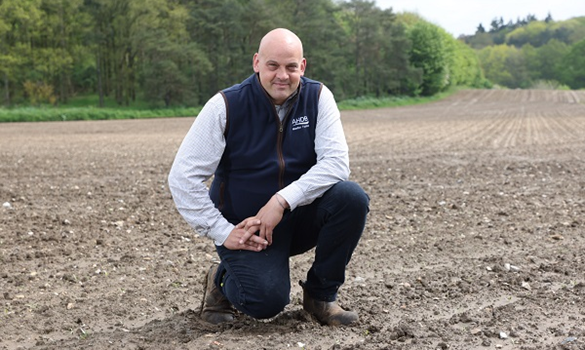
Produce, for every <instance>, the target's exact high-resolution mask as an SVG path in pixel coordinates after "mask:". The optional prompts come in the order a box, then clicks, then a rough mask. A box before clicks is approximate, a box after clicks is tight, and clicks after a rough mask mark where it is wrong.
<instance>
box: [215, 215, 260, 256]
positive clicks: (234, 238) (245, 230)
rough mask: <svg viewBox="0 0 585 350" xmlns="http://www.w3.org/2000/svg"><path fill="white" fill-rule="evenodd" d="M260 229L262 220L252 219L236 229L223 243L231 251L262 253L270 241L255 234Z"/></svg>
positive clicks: (240, 224) (246, 220) (243, 222)
mask: <svg viewBox="0 0 585 350" xmlns="http://www.w3.org/2000/svg"><path fill="white" fill-rule="evenodd" d="M259 229H260V220H258V219H256V218H254V217H251V218H247V219H245V220H244V221H242V222H240V223H239V224H237V225H236V227H234V229H233V230H232V232H230V234H229V236H228V238H227V239H226V240H225V242H223V245H224V247H226V248H227V249H230V250H251V251H255V252H260V251H262V250H264V249H266V247H267V246H268V241H267V240H266V239H264V238H262V237H260V236H258V235H256V234H255V233H256V232H257V231H258V230H259Z"/></svg>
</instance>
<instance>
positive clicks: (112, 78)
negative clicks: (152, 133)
mask: <svg viewBox="0 0 585 350" xmlns="http://www.w3.org/2000/svg"><path fill="white" fill-rule="evenodd" d="M276 27H287V28H289V29H291V30H293V31H294V32H295V33H296V34H297V35H298V36H299V37H300V38H301V39H302V40H303V44H304V50H305V57H306V58H307V61H308V66H307V72H306V75H307V76H309V77H311V78H313V79H317V80H320V81H323V82H324V83H326V84H327V85H328V86H329V87H330V88H331V90H332V91H333V92H334V94H335V96H336V98H337V99H339V100H343V99H351V98H356V97H361V96H373V97H383V96H389V95H412V96H414V95H432V94H435V93H437V92H439V91H443V90H445V89H446V88H448V87H449V86H453V85H467V86H485V85H486V84H489V83H488V82H487V81H486V80H485V78H484V76H483V73H482V70H481V68H480V64H479V60H478V56H477V55H476V53H475V52H474V51H473V50H472V49H471V48H470V47H469V46H467V45H466V44H465V43H463V42H462V41H460V40H455V39H454V38H453V37H452V36H451V35H449V34H448V33H446V32H445V31H444V30H443V29H442V28H440V27H438V26H436V25H434V24H431V23H429V22H427V21H425V20H424V19H422V18H420V17H418V16H417V15H414V14H408V13H406V14H396V13H394V12H393V11H392V10H391V9H386V10H382V9H380V8H378V7H377V6H376V5H375V2H374V1H363V0H351V1H342V2H340V1H332V0H0V91H1V92H2V96H1V97H0V101H1V102H0V104H1V105H3V106H15V105H22V104H33V105H35V104H67V103H68V101H69V100H70V99H72V98H74V97H76V96H80V95H86V94H93V95H97V96H99V101H100V102H99V105H100V106H101V105H103V101H104V99H110V100H115V101H116V102H117V103H118V104H119V105H120V106H130V105H132V104H134V103H135V102H136V101H139V100H142V101H149V102H150V103H151V104H152V106H159V107H160V106H197V105H201V104H202V103H204V102H205V101H206V100H207V99H208V98H209V97H210V96H211V95H213V94H214V93H216V92H217V91H218V90H220V89H222V88H224V87H227V86H230V85H233V84H235V83H237V82H239V81H241V80H243V79H244V78H245V77H247V76H248V75H249V74H251V72H252V69H251V63H252V55H253V54H254V52H255V51H256V50H257V47H258V43H259V41H260V39H261V38H262V36H263V35H264V34H265V33H266V32H268V31H269V30H271V29H273V28H276Z"/></svg>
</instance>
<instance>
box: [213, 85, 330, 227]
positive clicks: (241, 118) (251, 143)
mask: <svg viewBox="0 0 585 350" xmlns="http://www.w3.org/2000/svg"><path fill="white" fill-rule="evenodd" d="M321 87H322V84H321V83H319V82H317V81H314V80H311V79H308V78H305V77H301V82H300V88H299V90H298V93H297V95H296V96H294V97H293V101H292V103H291V106H290V107H289V110H288V111H287V114H286V117H285V118H284V120H283V122H282V123H281V121H280V119H279V117H278V113H277V111H276V108H275V106H274V103H273V102H272V100H271V98H270V97H269V95H268V93H267V92H266V91H265V90H264V89H263V88H262V85H261V84H260V80H259V77H258V75H257V74H252V75H251V76H250V77H249V78H247V79H246V80H244V81H243V82H242V83H240V84H237V85H234V86H232V87H230V88H227V89H225V90H223V91H222V92H221V93H222V95H223V97H224V99H225V102H226V113H227V121H226V129H225V134H224V136H225V138H226V147H225V150H224V153H223V155H222V158H221V161H220V163H219V166H218V168H217V170H216V172H215V177H214V180H213V183H212V184H211V189H210V197H211V199H212V201H213V202H214V204H215V206H216V207H217V208H218V209H219V210H220V211H221V213H222V215H223V216H224V217H225V218H226V219H227V220H228V221H229V222H231V223H232V224H237V223H239V222H241V221H242V220H244V219H245V218H248V217H250V216H254V215H256V214H257V213H258V211H259V210H260V208H262V206H264V205H265V204H266V203H267V202H268V200H269V199H270V197H271V196H272V195H274V194H275V193H276V192H277V191H279V190H280V189H282V188H283V187H285V186H287V185H289V184H290V183H291V182H293V181H295V180H297V179H298V178H299V177H301V175H303V174H304V173H306V172H307V171H308V170H309V169H310V168H311V167H312V166H313V165H314V164H315V163H316V162H317V155H316V154H315V127H316V124H317V113H318V105H319V94H320V92H321Z"/></svg>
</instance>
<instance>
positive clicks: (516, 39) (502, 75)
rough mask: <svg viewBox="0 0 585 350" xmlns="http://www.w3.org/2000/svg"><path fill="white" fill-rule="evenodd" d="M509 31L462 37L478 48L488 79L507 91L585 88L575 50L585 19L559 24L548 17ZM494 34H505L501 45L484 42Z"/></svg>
mask: <svg viewBox="0 0 585 350" xmlns="http://www.w3.org/2000/svg"><path fill="white" fill-rule="evenodd" d="M510 28H511V27H508V28H507V29H501V30H499V31H496V32H490V33H478V34H476V35H475V36H473V37H472V38H470V37H466V38H464V39H465V40H466V41H467V42H469V43H471V44H472V45H474V46H475V47H478V57H479V58H480V63H481V66H482V67H483V70H484V73H485V77H486V78H487V79H488V80H490V81H492V82H493V83H495V84H498V85H502V86H505V87H508V88H529V87H533V86H541V87H542V86H547V85H548V86H550V87H552V86H554V85H555V84H556V85H559V84H560V83H562V84H565V85H567V86H570V87H571V88H575V89H577V88H583V87H585V82H582V81H581V80H580V78H579V76H580V74H581V73H580V71H581V69H580V67H581V66H582V65H583V64H584V62H582V60H581V58H580V56H579V54H580V52H579V48H578V46H579V43H578V40H583V39H585V17H580V18H573V19H570V20H566V21H561V22H554V21H552V19H550V18H549V19H548V20H546V21H537V20H531V21H528V22H526V23H524V24H522V25H521V26H514V27H513V28H512V29H511V30H510ZM496 33H498V34H501V33H506V38H505V40H504V41H505V43H504V44H500V45H494V44H489V42H488V41H487V40H486V38H491V39H493V38H494V34H496ZM480 39H481V40H483V43H482V44H481V45H479V40H480ZM493 42H495V39H493ZM484 45H485V46H484ZM479 47H481V48H479ZM571 52H573V54H571ZM575 52H577V53H575ZM543 82H546V83H543ZM559 86H561V87H562V85H559Z"/></svg>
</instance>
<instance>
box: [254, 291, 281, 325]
mask: <svg viewBox="0 0 585 350" xmlns="http://www.w3.org/2000/svg"><path fill="white" fill-rule="evenodd" d="M289 301H290V300H289V296H288V294H287V295H286V296H285V295H275V294H269V293H265V294H263V295H256V296H255V298H254V302H250V303H246V305H245V308H246V311H245V313H246V314H247V315H248V316H251V317H253V318H256V319H266V318H272V317H274V316H276V315H278V314H279V313H281V312H282V311H283V310H284V308H285V306H286V305H288V303H289Z"/></svg>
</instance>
